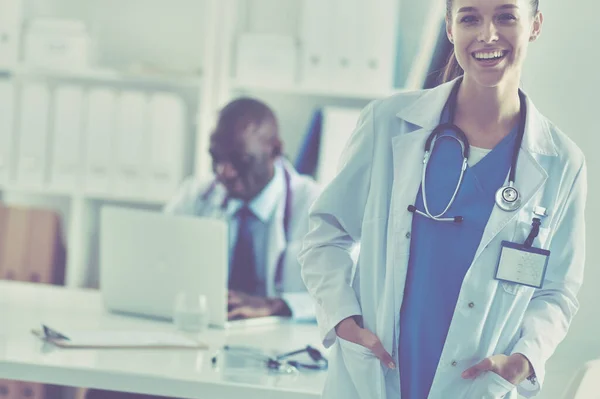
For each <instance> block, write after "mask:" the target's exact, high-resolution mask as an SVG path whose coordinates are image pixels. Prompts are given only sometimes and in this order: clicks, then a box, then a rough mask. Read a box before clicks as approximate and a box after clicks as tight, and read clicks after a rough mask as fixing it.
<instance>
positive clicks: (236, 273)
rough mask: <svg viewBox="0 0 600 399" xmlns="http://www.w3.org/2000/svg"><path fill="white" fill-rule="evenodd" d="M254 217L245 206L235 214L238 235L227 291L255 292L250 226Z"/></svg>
mask: <svg viewBox="0 0 600 399" xmlns="http://www.w3.org/2000/svg"><path fill="white" fill-rule="evenodd" d="M254 218H255V216H254V214H253V213H252V211H251V210H250V209H249V208H248V206H247V205H244V206H243V207H242V208H241V209H240V210H239V211H238V212H237V219H238V234H237V240H236V243H235V248H234V250H233V258H232V260H231V272H230V275H229V289H230V290H234V291H241V292H245V293H247V294H254V292H255V291H256V285H257V280H256V259H255V256H254V244H253V242H252V232H251V231H250V224H251V222H252V219H254Z"/></svg>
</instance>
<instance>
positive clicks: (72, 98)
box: [50, 85, 84, 190]
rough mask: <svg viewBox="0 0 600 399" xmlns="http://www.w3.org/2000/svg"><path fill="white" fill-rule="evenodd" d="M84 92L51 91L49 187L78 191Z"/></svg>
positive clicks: (74, 89)
mask: <svg viewBox="0 0 600 399" xmlns="http://www.w3.org/2000/svg"><path fill="white" fill-rule="evenodd" d="M83 102H84V94H83V89H82V88H81V87H79V86H72V85H65V86H61V87H58V88H57V89H56V90H55V92H54V118H53V119H54V126H53V127H54V128H53V135H52V136H53V140H52V141H53V144H52V168H51V173H50V185H51V186H52V187H53V188H56V189H60V190H73V189H76V188H79V184H80V183H81V170H82V158H81V153H82V136H83V135H82V128H83V111H84V104H83Z"/></svg>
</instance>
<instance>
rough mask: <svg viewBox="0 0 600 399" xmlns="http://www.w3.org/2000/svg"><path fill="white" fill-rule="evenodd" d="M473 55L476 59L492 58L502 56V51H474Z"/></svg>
mask: <svg viewBox="0 0 600 399" xmlns="http://www.w3.org/2000/svg"><path fill="white" fill-rule="evenodd" d="M473 57H475V59H477V60H494V59H498V58H502V57H504V51H502V50H498V51H492V52H476V53H473Z"/></svg>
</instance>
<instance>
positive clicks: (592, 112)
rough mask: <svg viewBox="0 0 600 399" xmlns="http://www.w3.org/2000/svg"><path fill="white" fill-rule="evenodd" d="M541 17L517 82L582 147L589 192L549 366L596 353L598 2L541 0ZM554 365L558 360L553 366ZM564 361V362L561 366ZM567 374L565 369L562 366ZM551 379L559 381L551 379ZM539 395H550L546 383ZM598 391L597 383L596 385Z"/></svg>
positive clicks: (599, 327) (599, 278) (599, 315)
mask: <svg viewBox="0 0 600 399" xmlns="http://www.w3.org/2000/svg"><path fill="white" fill-rule="evenodd" d="M540 3H541V4H540V8H541V10H542V12H544V16H545V21H544V28H543V31H542V35H541V37H540V38H539V40H538V41H537V42H535V43H533V44H532V45H531V47H530V53H529V58H528V61H527V65H526V68H525V73H524V76H523V86H524V89H525V90H526V92H527V93H528V94H529V95H530V96H531V97H532V99H533V101H534V102H535V104H536V106H537V107H538V109H539V110H540V111H541V112H542V113H544V114H545V115H546V116H547V117H548V118H549V119H551V120H552V121H553V122H554V123H556V124H557V125H558V126H559V127H560V128H561V130H563V131H564V132H565V133H567V134H568V135H569V136H570V137H571V138H572V139H573V140H575V142H576V143H577V144H578V145H579V146H580V147H581V148H582V149H583V151H584V152H585V154H586V157H587V165H588V184H589V195H588V205H587V208H586V212H587V216H586V219H587V249H588V254H587V264H586V275H585V282H584V286H583V288H582V290H581V292H580V296H579V298H580V301H581V309H580V312H579V314H578V315H577V317H576V319H575V320H574V322H573V324H572V328H571V331H570V333H569V335H568V337H567V339H566V340H565V341H564V343H563V344H562V345H561V346H560V347H559V349H558V351H557V354H556V356H555V358H554V359H553V360H551V366H550V367H551V368H553V369H555V370H559V369H564V368H572V366H569V365H568V364H571V362H573V363H575V364H576V363H579V362H583V361H585V360H587V359H590V358H594V357H600V339H599V337H600V310H599V305H600V290H599V285H600V268H599V267H598V263H599V262H600V245H598V242H597V239H598V237H599V236H600V234H599V233H598V228H597V226H599V225H600V209H599V208H598V203H600V178H599V174H600V157H598V155H597V151H598V149H599V148H600V137H599V134H600V132H599V131H598V128H597V126H598V121H597V115H598V105H597V104H598V103H599V101H598V92H599V91H600V72H599V69H598V64H599V61H600V56H599V55H598V53H597V44H596V43H597V40H598V38H600V25H599V24H598V23H597V15H598V14H599V13H600V3H599V2H598V1H596V0H580V1H578V2H576V3H573V2H566V1H559V0H549V1H547V0H542V1H541V2H540ZM559 363H560V364H559ZM567 363H568V364H567ZM564 371H565V372H568V371H567V370H564ZM557 379H562V376H561V377H557ZM548 385H549V386H548V387H547V390H546V392H544V395H543V399H546V398H554V397H555V396H553V394H554V393H553V392H551V391H553V389H552V388H551V387H552V386H555V387H556V388H559V384H557V381H556V380H555V381H550V382H549V384H548ZM599 390H600V387H599Z"/></svg>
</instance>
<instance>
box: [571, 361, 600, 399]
mask: <svg viewBox="0 0 600 399" xmlns="http://www.w3.org/2000/svg"><path fill="white" fill-rule="evenodd" d="M563 399H600V360H592V361H590V362H587V363H586V364H585V365H584V366H583V367H582V368H580V369H579V370H578V371H577V373H576V374H575V376H574V377H573V378H572V379H571V382H570V383H569V386H568V387H567V390H566V391H565V393H564V395H563Z"/></svg>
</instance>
